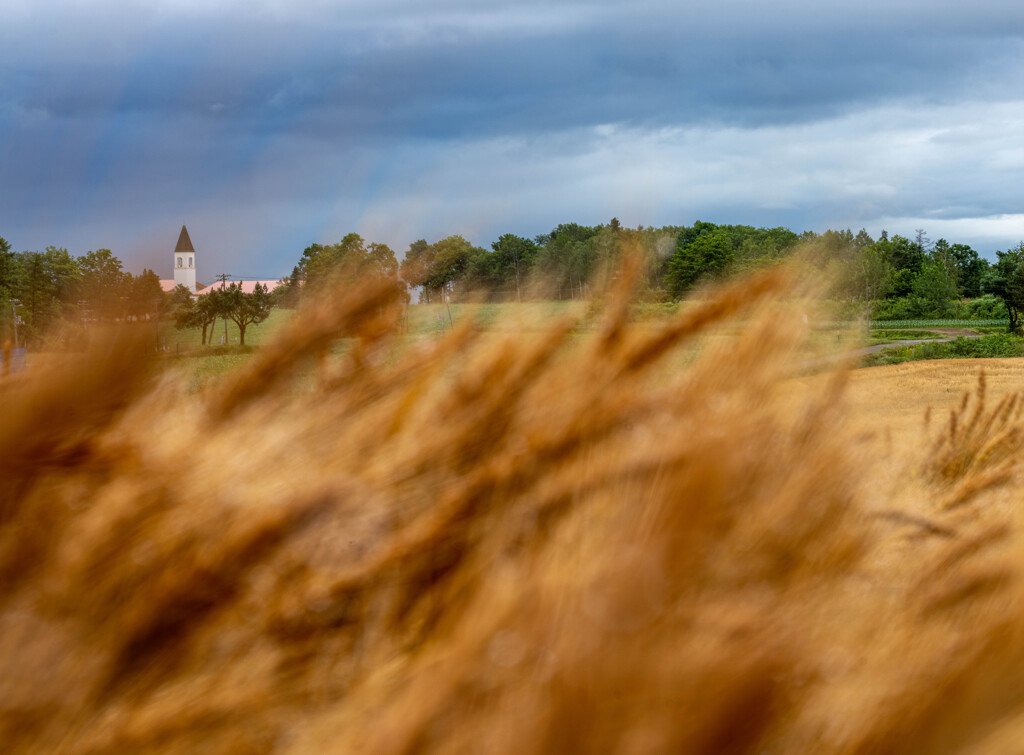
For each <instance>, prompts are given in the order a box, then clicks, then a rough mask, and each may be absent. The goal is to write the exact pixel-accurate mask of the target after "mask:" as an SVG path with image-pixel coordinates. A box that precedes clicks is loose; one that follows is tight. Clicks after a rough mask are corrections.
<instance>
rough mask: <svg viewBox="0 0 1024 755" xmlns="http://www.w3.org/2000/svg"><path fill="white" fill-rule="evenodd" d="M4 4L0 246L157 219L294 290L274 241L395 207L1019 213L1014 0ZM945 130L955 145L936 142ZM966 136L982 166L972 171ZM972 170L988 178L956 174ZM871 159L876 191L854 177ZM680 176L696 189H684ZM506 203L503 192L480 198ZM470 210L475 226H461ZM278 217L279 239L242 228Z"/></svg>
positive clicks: (1023, 32) (379, 218) (802, 219)
mask: <svg viewBox="0 0 1024 755" xmlns="http://www.w3.org/2000/svg"><path fill="white" fill-rule="evenodd" d="M8 11H9V12H8V13H7V14H6V15H7V17H6V18H5V23H4V25H3V27H2V28H0V175H2V177H3V181H2V182H0V207H3V209H2V210H0V213H2V214H0V234H3V235H6V236H8V237H11V236H21V237H23V238H25V239H26V241H25V242H24V244H26V245H32V244H36V245H41V244H42V243H43V238H44V237H46V238H45V243H51V242H54V241H56V242H61V243H69V244H70V243H72V242H71V241H62V240H61V239H53V238H52V236H47V234H54V233H63V234H65V235H66V236H68V237H70V238H71V239H72V240H73V241H74V243H81V244H83V245H85V246H98V245H113V244H114V243H115V242H116V241H118V240H120V241H121V242H122V243H124V244H126V245H130V244H133V243H136V242H137V239H139V238H143V237H145V236H146V235H147V234H149V233H150V232H151V231H152V229H155V228H158V227H161V224H166V223H167V222H169V221H167V217H168V216H169V215H174V216H175V223H177V222H180V220H179V219H178V218H180V217H181V216H182V215H190V216H192V215H195V214H197V213H207V214H208V216H209V217H210V226H211V231H210V232H209V233H210V234H211V238H213V239H215V240H216V242H217V243H218V244H221V245H222V246H224V247H228V246H230V245H232V244H234V245H236V246H238V245H248V246H249V247H250V248H254V249H256V250H257V251H256V252H255V253H256V254H258V255H262V258H264V259H266V260H267V263H266V264H267V265H270V264H279V265H280V267H281V269H282V271H284V269H285V268H286V267H287V266H288V265H290V262H285V261H284V260H283V258H282V261H281V262H280V263H277V262H274V263H272V262H271V260H273V259H276V258H275V257H274V255H275V254H285V253H283V252H280V253H279V252H277V251H275V248H276V247H275V245H278V244H279V245H286V246H287V245H290V246H295V244H296V243H297V242H296V241H295V238H299V239H301V241H302V242H305V243H308V241H311V240H313V238H310V237H311V236H313V237H316V235H317V234H321V233H341V232H342V231H343V230H344V229H345V228H351V227H352V226H355V225H358V224H359V223H367V224H369V225H370V226H371V227H375V228H383V227H384V226H385V225H386V224H387V221H386V220H385V218H386V217H387V216H388V212H387V211H386V210H388V208H390V210H392V211H394V212H396V213H397V212H399V211H402V212H405V213H406V214H407V217H420V216H421V215H422V216H423V217H426V216H428V215H429V216H430V217H431V218H433V220H432V221H431V222H432V223H434V225H430V226H429V228H430V229H431V230H433V228H434V227H437V228H440V227H441V226H445V224H447V226H446V227H448V228H451V227H453V225H455V224H457V222H464V223H469V224H470V225H471V226H473V227H476V228H478V229H479V231H480V232H481V233H492V232H493V231H494V230H495V229H496V228H497V227H498V226H499V225H500V223H501V217H502V213H505V216H507V217H510V218H516V221H515V222H519V223H521V224H522V225H521V226H520V227H521V228H522V226H525V225H527V224H528V222H529V221H528V218H529V217H534V218H535V219H536V220H535V222H536V223H538V224H542V223H548V222H549V221H550V219H551V218H552V217H553V214H554V213H555V212H560V213H561V215H560V217H559V218H558V219H557V220H563V219H569V217H570V216H572V214H573V213H574V212H579V213H585V212H586V210H585V208H586V207H587V206H592V207H595V208H599V209H594V210H590V211H589V212H591V213H604V212H605V209H606V208H611V209H610V212H609V214H611V213H614V212H616V210H615V209H614V205H615V201H616V200H615V197H614V196H611V197H609V196H608V193H613V192H615V190H616V187H617V186H623V185H629V186H634V185H635V186H637V187H641V188H642V187H643V186H644V185H647V184H649V185H650V186H653V187H658V189H657V190H658V191H662V192H665V193H667V194H668V196H669V197H672V198H673V199H674V201H676V204H675V206H669V200H668V198H667V197H663V198H660V199H659V198H657V197H655V196H654V195H653V194H652V195H651V198H650V199H649V200H646V202H647V204H646V205H644V203H643V202H640V203H639V204H637V209H636V214H637V215H639V216H640V218H639V219H640V220H642V221H643V222H645V223H658V222H689V221H691V220H692V219H693V218H692V217H687V216H683V217H679V216H678V215H675V214H671V213H680V212H689V211H693V212H719V213H721V214H723V215H724V214H727V213H730V212H731V213H735V214H734V215H733V216H732V217H731V218H724V217H723V218H722V219H728V220H731V221H733V222H762V220H761V219H762V218H765V220H764V221H763V222H767V223H770V224H773V225H774V224H778V223H782V222H785V223H791V224H794V225H797V226H800V225H804V226H814V225H818V226H820V225H821V224H822V223H825V222H832V221H833V220H836V219H839V220H842V219H844V218H845V219H852V221H853V222H858V221H859V220H863V221H864V222H870V220H871V218H875V217H882V216H885V215H888V216H890V217H920V216H925V215H928V214H929V213H930V214H931V215H932V216H933V217H942V218H955V217H965V216H967V215H969V216H971V217H980V216H984V215H994V214H999V213H1010V212H1015V211H1016V208H1017V207H1019V206H1020V201H1019V200H1020V199H1021V197H1020V194H1019V190H1017V189H1016V188H1015V185H1016V183H1015V182H1014V181H1013V176H1014V175H1015V173H1014V171H1015V170H1016V168H1015V167H1014V166H1015V165H1016V163H1014V162H1013V160H1012V159H1008V158H1007V155H1008V154H1009V153H1010V151H1011V150H1012V149H1013V146H1012V145H1011V144H1008V143H1007V139H1008V138H1009V137H1007V134H1011V133H1013V131H1014V128H1013V125H1014V124H1013V119H1014V118H1016V111H1014V110H1013V109H1012V108H1011V109H1010V110H1007V111H1004V112H1006V113H1008V115H1006V116H1005V117H1006V118H1008V119H1009V121H1010V122H1009V124H1007V123H1002V122H991V119H990V118H989V117H988V113H989V112H991V111H992V110H993V108H995V107H996V106H998V105H999V104H1000V103H1013V102H1016V101H1019V100H1020V99H1021V97H1022V94H1021V93H1022V91H1024V89H1022V84H1024V66H1022V65H1021V64H1022V62H1024V43H1022V40H1024V7H1022V6H1021V5H1020V4H1016V3H1014V4H1010V3H1005V2H995V1H994V0H986V1H983V2H980V3H973V4H971V5H970V6H969V7H968V6H960V5H956V6H954V5H952V4H949V7H935V5H934V3H932V2H923V1H922V2H919V1H918V0H910V1H908V2H894V1H892V0H890V2H879V1H877V0H865V1H864V2H859V3H853V2H847V1H845V0H843V1H842V2H837V3H822V2H820V0H818V1H816V2H810V1H809V0H780V2H776V3H771V4H768V3H761V2H753V1H752V0H745V1H744V0H723V1H722V2H718V3H715V4H706V7H704V6H703V5H702V6H701V7H697V6H690V5H688V4H679V3H669V2H639V3H631V4H628V5H627V4H623V3H617V2H590V3H559V4H551V3H539V2H538V3H515V4H509V3H495V2H488V3H483V2H458V1H450V2H430V3H424V2H420V1H417V2H412V1H411V0H409V1H408V2H397V1H392V2H375V3H371V2H349V3H346V4H345V5H344V7H343V8H342V9H339V8H338V7H337V5H336V4H334V3H326V2H325V3H317V2H308V1H307V2H290V3H283V2H282V3H273V2H262V3H261V2H249V3H232V2H228V3H224V2H220V3H218V2H215V1H214V2H209V1H208V2H202V3H200V2H198V1H197V2H173V1H172V2H160V3H153V4H149V5H140V4H138V3H127V2H125V3H110V4H105V5H103V6H100V7H99V8H98V9H96V8H87V7H84V6H82V5H80V4H77V3H67V4H65V3H53V2H38V3H32V4H29V3H24V4H20V5H19V4H16V3H15V4H12V5H11V7H10V8H9V9H8ZM869 112H870V113H875V115H873V116H871V117H860V114H863V113H869ZM972 113H973V117H972V115H971V114H972ZM934 117H944V118H948V119H951V120H952V122H954V123H955V125H956V128H952V129H947V130H946V131H945V132H944V133H943V134H939V133H932V131H933V130H935V129H933V125H934V124H932V123H930V122H929V118H934ZM986 119H988V121H987V122H986ZM979 124H985V125H979ZM944 125H945V124H938V131H942V129H943V127H944ZM972 129H973V130H972ZM977 129H981V130H980V131H978V130H977ZM835 133H842V134H843V136H842V138H841V139H836V138H833V136H832V135H833V134H835ZM942 139H946V140H947V142H946V143H942V141H941V140H942ZM972 145H974V146H973V147H972ZM979 145H986V148H989V149H996V150H998V156H999V159H996V160H993V161H992V164H990V165H987V166H984V170H983V172H984V175H982V174H981V171H982V167H981V166H978V162H979V155H981V154H983V153H981V152H979V151H978V150H980V149H981V146H979ZM972 150H973V151H972ZM836 153H839V154H840V156H841V157H842V159H838V160H837V158H836V157H835V155H836ZM777 155H785V156H786V157H785V160H784V161H780V160H779V159H778V158H777ZM627 156H628V158H627ZM950 156H956V159H953V158H951V157H950ZM935 160H939V161H940V162H942V164H935V162H934V161H935ZM833 163H836V164H835V167H834V168H833V169H831V170H823V169H822V168H821V166H822V165H831V164H833ZM972 164H973V165H975V166H977V167H976V170H977V171H979V175H977V176H972V175H963V172H964V171H965V170H969V169H970V168H969V166H971V165H972ZM862 165H863V166H866V167H865V171H866V172H871V171H873V173H872V174H871V175H870V176H867V175H866V176H864V177H862V178H857V179H856V180H852V179H851V175H853V174H855V173H858V171H859V170H860V169H861V166H862ZM943 165H946V166H947V167H948V169H946V168H944V167H943ZM553 166H554V167H553ZM665 166H673V170H674V171H675V174H674V175H673V173H672V171H669V170H665ZM736 166H742V169H738V168H736ZM954 170H955V171H959V173H960V174H959V175H958V176H957V175H953V171H954ZM680 171H684V172H685V175H684V174H683V173H681V172H680ZM898 171H902V174H901V175H899V176H898V177H895V176H892V175H890V173H895V172H898ZM790 173H795V174H798V175H802V176H803V178H802V179H801V180H793V179H792V178H790V177H788V174H790ZM784 174H786V175H784ZM879 174H881V175H879ZM914 176H919V177H921V180H920V181H914V180H912V179H913V177H914ZM539 181H543V182H547V183H548V184H549V185H550V186H552V192H553V196H552V195H548V194H547V193H546V190H545V189H544V187H537V186H536V185H534V184H535V183H536V182H539ZM673 181H684V182H685V181H689V182H693V181H705V182H708V183H707V184H706V185H704V186H703V193H702V194H699V195H698V194H693V195H692V196H691V195H690V194H689V193H688V192H687V189H686V186H684V185H683V184H678V183H673ZM780 181H782V182H783V183H784V184H785V186H786V187H787V190H786V191H783V192H782V195H783V196H784V200H779V199H778V195H779V193H780V192H779V191H778V190H777V188H776V184H777V183H779V182H780ZM715 182H717V183H715ZM750 183H754V184H755V189H757V191H751V190H750V189H749V187H748V186H747V185H746V184H750ZM495 186H500V187H501V188H502V192H503V196H504V197H506V198H514V201H513V200H512V199H509V200H508V201H506V200H505V199H500V198H499V199H495V200H494V201H493V202H491V203H489V204H486V206H484V205H481V204H479V203H480V201H481V200H480V197H481V196H482V194H484V193H486V192H487V191H488V187H495ZM851 186H852V187H853V188H851ZM417 187H418V188H417ZM492 190H493V189H492ZM758 191H759V192H760V194H758ZM426 192H433V194H427V193H426ZM601 192H604V194H602V193H601ZM467 195H468V198H469V199H470V200H472V201H471V202H470V204H469V205H467V204H465V203H464V202H463V201H464V200H466V198H467ZM434 196H441V197H447V198H449V200H450V201H449V202H448V206H447V208H445V207H443V206H440V205H434V204H433V197H434ZM569 196H572V197H574V198H575V199H576V200H578V201H577V203H576V204H570V203H569V202H568V200H567V199H566V197H569ZM559 197H560V198H561V199H558V198H559ZM715 197H718V198H717V199H716V198H715ZM473 202H475V203H476V204H473ZM587 203H590V204H589V205H588V204H587ZM427 206H430V207H431V208H432V209H431V210H430V212H427V211H426V210H424V209H423V208H424V207H427ZM211 207H217V208H218V210H217V211H216V212H214V211H212V210H211V209H210V208H211ZM645 207H646V208H647V216H646V217H644V212H645ZM844 207H845V208H846V210H845V212H846V214H845V215H844V214H843V212H844V210H843V209H842V208H844ZM399 208H400V209H399ZM552 208H554V210H552ZM562 208H564V211H563V210H562ZM652 208H653V209H652ZM468 212H475V213H477V214H478V216H477V217H475V218H473V219H470V220H462V221H459V220H457V218H458V217H459V213H468ZM531 213H532V215H531ZM484 217H490V218H492V220H490V221H485V220H481V218H484ZM772 217H775V218H779V219H777V220H775V221H774V222H773V221H772V220H771V218H772ZM271 219H272V222H274V223H276V224H277V227H278V230H276V231H274V232H267V231H265V230H260V229H259V228H258V227H254V226H257V225H258V224H259V223H260V222H261V221H262V222H263V223H264V224H266V223H268V222H271ZM579 219H580V220H587V219H588V218H584V217H580V218H579ZM603 219H606V218H604V217H603V215H601V214H597V215H596V216H595V217H594V218H593V222H597V221H600V220H603ZM391 222H392V223H393V224H395V225H396V226H402V227H403V228H404V229H407V232H408V233H410V234H413V236H414V237H415V236H418V235H423V234H425V233H426V232H427V231H426V230H424V229H425V228H426V227H427V226H424V225H423V224H422V223H421V225H419V226H417V225H416V223H415V222H412V221H409V220H407V218H403V219H402V220H401V221H398V220H392V221H391ZM426 222H427V221H426V220H424V221H423V223H426ZM488 223H490V225H488ZM171 225H174V223H172V224H171ZM112 228H113V229H114V230H111V229H112ZM213 229H217V230H213ZM523 230H527V229H525V228H523ZM532 230H533V231H534V232H539V231H540V230H544V228H543V226H542V227H540V228H536V227H534V228H533V229H532ZM405 232H406V231H405V230H403V231H402V233H405ZM104 233H106V234H107V235H106V236H104ZM110 237H113V238H110ZM394 238H401V234H400V233H397V232H395V234H394ZM91 239H95V241H93V240H91ZM387 240H389V241H393V239H392V238H388V239H387ZM408 240H411V239H405V241H406V242H407V241H408ZM480 241H483V239H480ZM16 243H17V242H16ZM292 253H293V250H292V249H289V250H288V252H287V254H292Z"/></svg>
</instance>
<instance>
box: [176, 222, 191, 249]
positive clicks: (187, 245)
mask: <svg viewBox="0 0 1024 755" xmlns="http://www.w3.org/2000/svg"><path fill="white" fill-rule="evenodd" d="M174 251H175V252H192V253H193V254H195V251H196V250H195V249H193V248H192V239H190V238H189V237H188V229H187V228H186V227H185V226H184V225H183V226H182V227H181V235H180V236H178V245H177V246H176V247H174Z"/></svg>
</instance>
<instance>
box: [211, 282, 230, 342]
mask: <svg viewBox="0 0 1024 755" xmlns="http://www.w3.org/2000/svg"><path fill="white" fill-rule="evenodd" d="M216 277H217V278H220V290H221V291H223V290H224V289H226V288H227V287H228V278H230V277H231V275H230V274H229V273H218V274H217V276H216ZM223 319H224V345H225V346H227V345H228V316H227V315H226V314H225V315H224V316H223ZM210 340H213V339H212V338H211V339H210Z"/></svg>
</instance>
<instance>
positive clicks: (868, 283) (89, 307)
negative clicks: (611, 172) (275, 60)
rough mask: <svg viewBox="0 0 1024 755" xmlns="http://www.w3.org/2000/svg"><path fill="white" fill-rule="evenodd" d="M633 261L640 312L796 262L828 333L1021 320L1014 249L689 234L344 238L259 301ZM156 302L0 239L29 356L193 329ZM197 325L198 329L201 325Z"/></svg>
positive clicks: (76, 261)
mask: <svg viewBox="0 0 1024 755" xmlns="http://www.w3.org/2000/svg"><path fill="white" fill-rule="evenodd" d="M626 253H631V254H638V255H639V256H640V258H641V259H642V261H643V279H642V286H641V291H640V296H641V297H642V298H643V299H644V300H646V301H650V302H672V301H678V300H679V299H681V298H684V297H686V296H688V295H691V293H692V292H693V291H694V290H695V289H699V287H700V286H701V285H702V284H704V283H707V282H710V281H714V280H716V279H720V278H723V277H726V276H730V275H734V274H736V273H741V272H744V271H749V270H755V269H758V268H761V267H764V266H766V265H772V264H776V263H778V262H780V261H782V260H785V259H790V258H795V257H796V258H798V259H800V260H801V261H802V263H803V264H806V265H807V266H810V267H813V268H815V269H817V270H820V271H821V272H822V273H823V274H825V275H826V276H827V278H828V279H829V280H832V281H834V285H833V288H832V290H831V292H830V293H829V296H830V298H831V299H832V300H833V302H834V303H835V306H836V312H837V319H845V320H849V319H857V318H861V317H864V316H868V317H870V318H871V319H873V320H908V319H920V318H957V319H1008V320H1009V321H1010V328H1011V329H1012V330H1016V329H1019V327H1020V322H1019V320H1020V313H1021V312H1022V311H1024V242H1022V243H1020V244H1018V245H1017V246H1016V247H1013V248H1010V249H1007V250H1005V251H999V252H997V253H996V261H995V262H994V263H990V262H989V261H987V260H986V259H984V258H983V257H981V256H980V255H979V254H978V253H977V252H976V251H975V250H974V249H972V248H971V247H970V246H968V245H966V244H962V243H951V242H949V241H947V240H946V239H938V240H937V241H931V240H930V239H928V238H927V237H926V236H925V234H924V232H923V231H917V232H916V233H915V234H914V235H913V236H912V237H906V236H900V235H893V236H889V235H888V234H887V233H886V232H885V231H883V232H882V234H881V235H880V236H879V237H878V238H877V239H876V238H872V237H871V236H870V235H869V234H868V233H867V232H866V231H864V230H861V231H860V232H858V233H856V234H855V233H853V232H852V231H850V230H841V231H835V230H828V231H825V232H824V233H815V232H811V231H805V232H803V233H795V232H793V231H791V230H789V229H787V228H755V227H753V226H748V225H721V224H716V223H708V222H702V221H697V222H695V223H694V224H693V225H691V226H664V227H661V228H652V227H646V228H644V227H640V228H636V229H631V228H625V227H623V226H622V225H621V224H620V223H619V221H618V220H616V219H615V218H612V220H611V221H610V222H608V223H607V224H601V225H596V226H585V225H580V224H578V223H566V224H562V225H559V226H557V227H556V228H554V229H552V230H551V231H550V232H549V233H545V234H542V235H539V236H536V237H535V238H532V239H530V238H525V237H522V236H516V235H514V234H510V233H509V234H504V235H502V236H500V237H499V238H498V239H497V240H496V241H494V242H492V243H491V244H490V248H485V247H480V246H475V245H474V244H473V243H471V242H470V241H468V240H466V239H465V238H463V237H462V236H458V235H455V236H448V237H446V238H442V239H440V240H437V241H434V242H433V243H428V242H427V241H426V240H425V239H420V240H418V241H414V242H413V243H412V244H410V245H409V248H408V249H407V250H405V253H404V255H403V257H402V259H401V261H399V259H398V256H397V255H396V254H395V252H394V251H393V250H391V249H390V248H389V247H388V246H386V245H385V244H380V243H375V242H368V241H366V240H364V239H363V238H362V237H361V236H359V235H358V234H355V233H350V234H348V235H347V236H345V237H344V238H343V239H342V240H341V241H339V242H337V243H333V244H321V243H315V244H312V245H310V246H308V247H307V248H306V249H305V250H304V251H303V252H302V254H301V255H300V257H299V259H298V262H297V264H296V265H295V267H294V269H293V271H292V274H291V275H290V276H289V277H288V278H287V279H285V281H284V285H282V286H281V287H280V288H278V289H277V290H276V291H275V292H274V294H273V296H272V300H273V302H274V303H276V304H277V305H279V306H296V305H297V304H298V303H299V302H300V300H301V298H302V297H303V296H304V295H308V294H310V293H313V292H316V291H319V290H322V289H323V288H325V287H330V286H343V285H345V281H346V280H352V279H354V278H355V277H360V276H367V275H375V276H382V277H385V278H388V279H393V280H394V281H395V282H396V284H398V285H404V286H407V287H408V288H409V289H410V292H413V291H415V292H416V294H415V295H418V297H419V300H420V301H424V302H432V301H439V300H442V299H445V300H454V301H459V300H468V299H485V300H490V301H522V300H530V299H534V300H535V299H587V298H591V297H592V296H594V295H595V293H596V292H598V291H600V290H601V288H602V286H603V284H604V283H605V282H606V276H608V275H612V274H614V271H615V269H616V266H617V262H618V260H619V259H620V258H621V256H622V255H623V254H626ZM185 298H187V297H182V296H180V295H178V296H174V295H169V294H165V293H163V292H162V291H161V290H160V285H159V279H158V277H157V275H156V274H155V273H153V272H152V271H150V270H145V271H144V272H143V273H142V274H141V275H138V276H133V275H132V274H131V273H127V272H125V271H124V270H123V269H122V264H121V261H120V260H119V259H118V258H117V257H115V256H114V255H113V254H112V253H111V252H110V250H108V249H100V250H97V251H89V252H87V253H85V254H84V255H81V256H78V257H76V256H73V255H71V254H70V253H69V252H68V251H67V250H66V249H63V248H58V247H53V246H51V247H47V249H46V250H45V251H42V252H39V251H23V252H14V251H12V250H11V246H10V244H9V243H8V242H7V241H6V240H4V239H3V238H0V313H2V314H0V339H5V340H6V339H8V338H10V337H11V335H12V331H13V328H12V326H13V322H14V317H15V315H16V316H17V317H18V318H19V322H20V325H19V328H20V330H19V336H20V337H21V340H22V341H23V342H28V343H32V342H33V341H35V340H37V339H38V338H39V336H40V335H41V334H42V333H44V332H46V330H47V329H48V328H50V327H51V326H52V325H54V324H56V323H58V322H61V323H64V324H68V323H71V324H77V325H78V326H80V327H87V326H88V325H89V324H90V323H96V322H106V321H115V320H118V321H121V320H134V319H149V318H152V317H176V318H177V319H178V321H179V322H181V323H182V324H183V326H185V327H199V325H198V324H197V323H198V322H199V321H200V320H203V319H204V318H203V316H201V315H198V314H195V313H192V312H185V311H184V310H185V309H188V307H189V306H190V302H186V301H185ZM207 319H208V318H207Z"/></svg>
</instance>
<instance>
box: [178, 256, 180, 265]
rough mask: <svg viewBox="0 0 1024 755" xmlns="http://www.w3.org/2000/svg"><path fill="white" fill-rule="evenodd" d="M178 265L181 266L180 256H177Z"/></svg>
mask: <svg viewBox="0 0 1024 755" xmlns="http://www.w3.org/2000/svg"><path fill="white" fill-rule="evenodd" d="M178 267H181V257H178Z"/></svg>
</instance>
